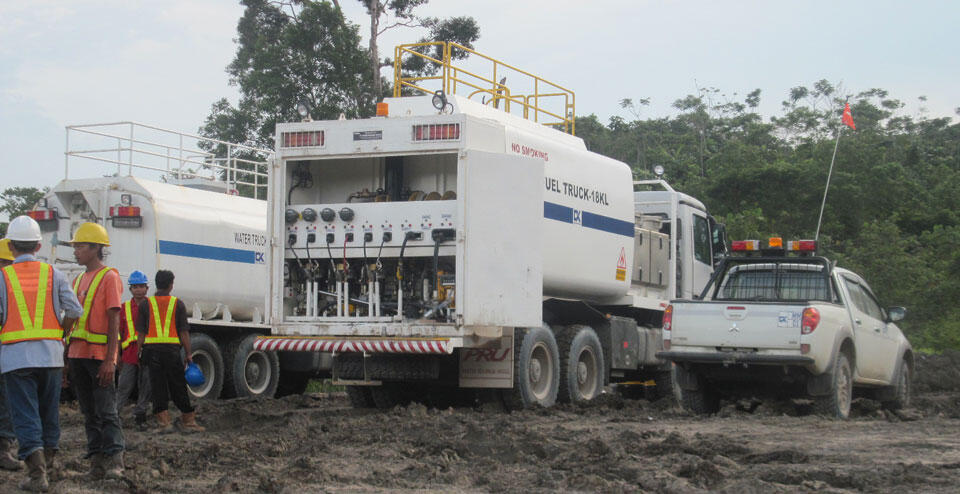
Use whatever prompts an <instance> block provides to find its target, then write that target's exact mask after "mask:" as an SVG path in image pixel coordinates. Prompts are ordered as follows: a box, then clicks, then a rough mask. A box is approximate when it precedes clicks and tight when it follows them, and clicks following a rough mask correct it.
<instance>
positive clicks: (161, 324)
mask: <svg viewBox="0 0 960 494" xmlns="http://www.w3.org/2000/svg"><path fill="white" fill-rule="evenodd" d="M147 300H148V301H149V302H150V317H149V318H148V319H149V320H150V328H149V329H148V330H147V337H146V338H145V339H144V340H143V344H144V345H152V344H156V343H174V344H177V345H179V344H180V336H179V334H178V333H177V318H176V317H174V314H175V313H176V311H177V297H171V296H169V295H161V296H153V297H149V298H147ZM161 316H163V320H162V321H161V319H160V318H161Z"/></svg>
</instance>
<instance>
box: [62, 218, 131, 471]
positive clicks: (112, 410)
mask: <svg viewBox="0 0 960 494" xmlns="http://www.w3.org/2000/svg"><path fill="white" fill-rule="evenodd" d="M70 243H71V244H73V255H74V257H76V259H77V263H78V264H80V265H82V266H84V267H85V268H86V271H85V272H84V273H83V274H81V275H80V276H78V277H77V279H76V280H75V281H74V285H73V288H74V291H75V292H76V293H77V295H78V298H79V299H80V302H81V303H82V304H83V315H82V316H80V320H79V321H77V324H76V325H75V326H74V328H73V330H72V331H70V333H69V334H68V335H67V342H68V347H67V367H68V369H69V372H68V375H69V377H70V383H71V384H72V385H73V388H74V391H76V394H77V401H78V402H79V403H80V410H81V411H82V412H83V415H84V428H85V430H86V434H87V453H86V458H88V459H89V460H90V470H89V472H88V473H87V478H88V479H89V480H100V479H103V478H112V479H122V478H123V450H124V440H123V430H122V429H121V427H120V416H119V415H118V414H117V388H116V385H115V372H116V365H117V357H118V348H119V346H120V331H119V329H120V307H121V296H122V293H123V283H122V281H121V280H120V274H119V273H118V272H117V270H116V269H113V268H109V267H107V266H105V265H104V264H103V257H104V248H105V247H107V246H109V245H110V238H109V236H108V235H107V230H106V229H105V228H104V227H103V226H102V225H99V224H97V223H84V224H82V225H80V226H79V227H78V228H77V231H76V232H74V235H73V239H72V240H71V241H70Z"/></svg>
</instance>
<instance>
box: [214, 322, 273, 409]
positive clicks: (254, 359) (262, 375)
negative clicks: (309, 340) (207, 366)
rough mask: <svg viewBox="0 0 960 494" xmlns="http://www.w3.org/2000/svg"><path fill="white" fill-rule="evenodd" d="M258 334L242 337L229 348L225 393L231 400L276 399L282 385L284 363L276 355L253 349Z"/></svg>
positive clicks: (226, 362) (226, 357)
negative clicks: (281, 371)
mask: <svg viewBox="0 0 960 494" xmlns="http://www.w3.org/2000/svg"><path fill="white" fill-rule="evenodd" d="M257 336H259V335H257V334H255V333H254V334H248V335H246V336H241V337H239V338H237V339H235V340H233V341H231V342H230V344H229V345H227V351H226V354H225V355H224V357H225V359H224V364H225V365H224V367H225V368H226V370H227V373H226V379H225V380H224V389H225V390H227V391H228V392H229V393H230V395H231V396H233V397H237V398H246V397H248V396H263V397H266V398H272V397H273V395H274V394H276V392H277V385H278V384H279V382H280V359H278V358H277V353H276V352H261V351H259V350H254V349H253V342H254V341H256V339H257Z"/></svg>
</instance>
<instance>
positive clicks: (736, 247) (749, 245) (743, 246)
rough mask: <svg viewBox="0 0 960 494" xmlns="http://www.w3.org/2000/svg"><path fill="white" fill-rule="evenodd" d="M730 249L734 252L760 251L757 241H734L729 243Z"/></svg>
mask: <svg viewBox="0 0 960 494" xmlns="http://www.w3.org/2000/svg"><path fill="white" fill-rule="evenodd" d="M730 248H731V250H733V251H734V252H746V251H755V250H760V241H759V240H734V241H733V242H731V244H730Z"/></svg>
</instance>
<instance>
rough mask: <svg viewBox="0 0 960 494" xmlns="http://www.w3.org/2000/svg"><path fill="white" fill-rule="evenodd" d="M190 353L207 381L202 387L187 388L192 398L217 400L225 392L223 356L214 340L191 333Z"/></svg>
mask: <svg viewBox="0 0 960 494" xmlns="http://www.w3.org/2000/svg"><path fill="white" fill-rule="evenodd" d="M190 352H191V358H192V359H193V362H194V363H195V364H197V367H200V370H201V371H203V377H204V378H205V381H204V383H203V384H201V385H200V386H187V391H188V392H189V393H190V396H191V397H192V398H194V399H197V400H215V399H217V398H219V397H220V392H221V391H223V380H224V370H223V369H224V368H223V354H222V353H220V346H219V345H217V342H216V341H214V340H213V338H211V337H209V336H207V335H205V334H203V333H193V332H191V333H190Z"/></svg>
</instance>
